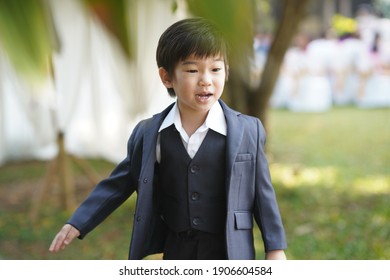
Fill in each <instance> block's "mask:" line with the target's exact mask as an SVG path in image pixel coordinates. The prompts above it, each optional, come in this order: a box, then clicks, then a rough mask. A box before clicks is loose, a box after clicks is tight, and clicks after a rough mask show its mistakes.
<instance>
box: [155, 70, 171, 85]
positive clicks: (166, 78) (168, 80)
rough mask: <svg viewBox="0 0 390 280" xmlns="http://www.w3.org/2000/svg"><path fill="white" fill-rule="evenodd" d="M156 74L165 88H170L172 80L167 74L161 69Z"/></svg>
mask: <svg viewBox="0 0 390 280" xmlns="http://www.w3.org/2000/svg"><path fill="white" fill-rule="evenodd" d="M158 74H159V75H160V79H161V81H162V83H163V84H164V86H165V87H166V88H172V80H171V77H170V76H169V74H168V71H167V70H165V69H164V68H163V67H160V68H158Z"/></svg>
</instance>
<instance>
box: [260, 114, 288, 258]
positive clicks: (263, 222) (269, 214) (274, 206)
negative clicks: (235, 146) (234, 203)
mask: <svg viewBox="0 0 390 280" xmlns="http://www.w3.org/2000/svg"><path fill="white" fill-rule="evenodd" d="M257 133H258V135H257V136H258V137H257V139H258V143H257V156H256V158H257V160H256V178H255V209H254V217H255V220H256V223H257V224H258V226H259V228H260V231H261V234H262V238H263V242H264V248H265V251H266V252H268V251H272V250H283V249H286V248H287V242H286V236H285V232H284V227H283V223H282V219H281V216H280V213H279V208H278V203H277V200H276V195H275V190H274V188H273V186H272V183H271V176H270V172H269V166H268V161H267V159H266V156H265V152H264V145H265V130H264V127H263V125H262V124H261V122H260V120H258V119H257Z"/></svg>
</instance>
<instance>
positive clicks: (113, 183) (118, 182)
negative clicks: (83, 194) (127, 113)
mask: <svg viewBox="0 0 390 280" xmlns="http://www.w3.org/2000/svg"><path fill="white" fill-rule="evenodd" d="M139 126H140V125H139V124H138V125H137V126H136V127H135V128H134V130H133V132H132V135H131V136H130V139H129V141H128V144H127V157H126V158H125V159H124V160H123V161H122V162H121V163H119V164H118V165H117V166H116V167H115V169H114V170H113V171H112V173H111V175H110V176H109V177H108V178H106V179H104V180H102V181H101V182H100V183H98V184H97V185H96V186H95V188H94V190H93V191H92V192H91V193H90V194H89V196H88V197H87V198H86V199H85V200H84V202H82V203H81V205H80V206H79V207H78V208H77V210H76V211H75V212H74V214H73V215H72V217H71V218H70V219H69V220H68V222H67V223H68V224H71V225H73V226H74V227H76V228H77V229H78V230H79V231H80V233H81V234H80V236H79V238H80V239H82V238H84V237H85V235H86V234H87V233H89V232H90V231H91V230H93V229H94V228H95V227H96V226H97V225H99V224H100V223H101V222H102V221H103V220H104V219H105V218H106V217H108V216H109V215H110V214H111V213H112V212H113V211H114V210H115V209H116V208H118V207H119V206H120V205H121V204H122V203H123V202H124V201H126V199H127V198H129V196H130V195H131V194H132V193H133V192H134V190H135V188H136V184H137V179H134V177H136V174H133V173H134V172H133V170H132V168H131V165H132V161H133V160H135V159H133V153H134V149H135V146H136V144H137V142H140V141H139V138H140V136H139V134H140V133H139Z"/></svg>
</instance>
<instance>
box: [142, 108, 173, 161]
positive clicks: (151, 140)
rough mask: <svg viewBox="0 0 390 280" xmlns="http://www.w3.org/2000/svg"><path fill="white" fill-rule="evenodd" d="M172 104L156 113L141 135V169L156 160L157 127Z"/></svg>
mask: <svg viewBox="0 0 390 280" xmlns="http://www.w3.org/2000/svg"><path fill="white" fill-rule="evenodd" d="M173 105H174V104H171V105H170V106H168V108H166V109H165V110H164V111H163V112H161V113H159V114H156V115H154V116H153V118H152V119H151V120H150V124H149V125H148V126H147V127H146V129H145V133H144V136H143V147H142V155H143V156H142V169H143V168H145V167H147V166H148V165H149V164H152V166H153V165H154V162H155V161H156V145H157V135H158V129H159V128H160V126H161V123H162V122H163V120H164V118H165V117H166V115H167V114H168V113H169V111H170V110H171V109H172V107H173Z"/></svg>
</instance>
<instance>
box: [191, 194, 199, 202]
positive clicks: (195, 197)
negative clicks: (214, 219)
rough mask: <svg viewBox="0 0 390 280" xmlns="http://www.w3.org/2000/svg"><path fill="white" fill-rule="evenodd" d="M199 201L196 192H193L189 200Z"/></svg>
mask: <svg viewBox="0 0 390 280" xmlns="http://www.w3.org/2000/svg"><path fill="white" fill-rule="evenodd" d="M198 199H199V193H197V192H193V193H192V194H191V200H194V201H195V200H198Z"/></svg>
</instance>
